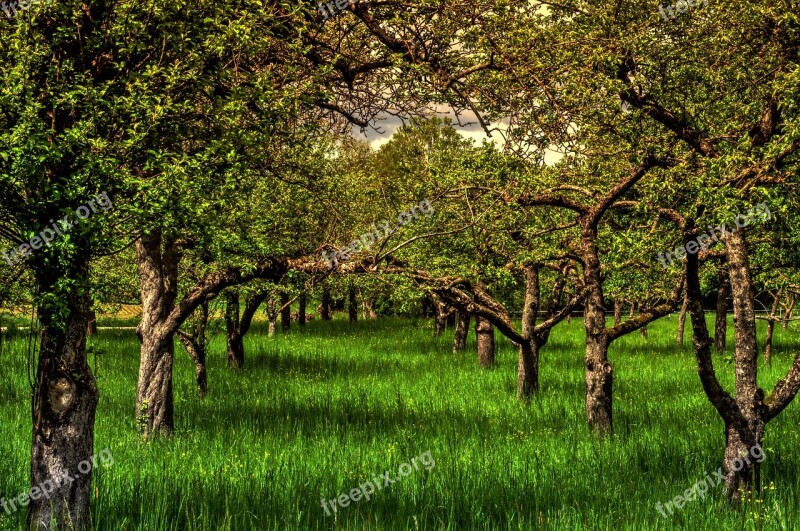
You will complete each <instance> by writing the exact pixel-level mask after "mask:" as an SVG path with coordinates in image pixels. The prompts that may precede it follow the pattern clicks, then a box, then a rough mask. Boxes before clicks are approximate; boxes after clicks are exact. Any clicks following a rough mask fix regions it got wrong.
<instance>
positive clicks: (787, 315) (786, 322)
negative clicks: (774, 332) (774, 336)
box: [782, 295, 797, 330]
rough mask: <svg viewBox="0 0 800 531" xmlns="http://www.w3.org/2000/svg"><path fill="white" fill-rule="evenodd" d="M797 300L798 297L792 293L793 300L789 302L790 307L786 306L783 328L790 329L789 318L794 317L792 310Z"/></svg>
mask: <svg viewBox="0 0 800 531" xmlns="http://www.w3.org/2000/svg"><path fill="white" fill-rule="evenodd" d="M795 302H797V297H796V296H795V295H792V299H791V302H790V303H789V307H788V308H786V313H784V314H783V324H782V326H783V329H784V330H788V328H789V319H791V317H792V311H793V310H794V304H795Z"/></svg>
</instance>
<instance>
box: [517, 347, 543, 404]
mask: <svg viewBox="0 0 800 531" xmlns="http://www.w3.org/2000/svg"><path fill="white" fill-rule="evenodd" d="M538 392H539V345H538V344H537V343H536V341H534V340H530V341H526V342H524V343H522V344H520V346H519V364H518V365H517V398H518V399H520V400H530V398H531V395H533V394H535V393H538Z"/></svg>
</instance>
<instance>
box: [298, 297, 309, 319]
mask: <svg viewBox="0 0 800 531" xmlns="http://www.w3.org/2000/svg"><path fill="white" fill-rule="evenodd" d="M307 303H308V296H307V295H306V293H305V292H303V293H301V294H300V310H299V312H298V315H297V324H298V325H300V326H305V325H306V304H307Z"/></svg>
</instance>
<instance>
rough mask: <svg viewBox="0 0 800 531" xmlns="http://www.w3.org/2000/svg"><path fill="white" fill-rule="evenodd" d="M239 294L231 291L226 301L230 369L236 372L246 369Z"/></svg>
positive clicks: (226, 328)
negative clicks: (240, 330)
mask: <svg viewBox="0 0 800 531" xmlns="http://www.w3.org/2000/svg"><path fill="white" fill-rule="evenodd" d="M239 310H240V307H239V294H238V293H236V292H235V291H230V292H228V294H227V295H226V301H225V330H226V336H227V346H228V367H230V368H231V369H235V370H240V369H243V368H244V339H243V338H242V335H241V334H240V332H239V329H240V317H239Z"/></svg>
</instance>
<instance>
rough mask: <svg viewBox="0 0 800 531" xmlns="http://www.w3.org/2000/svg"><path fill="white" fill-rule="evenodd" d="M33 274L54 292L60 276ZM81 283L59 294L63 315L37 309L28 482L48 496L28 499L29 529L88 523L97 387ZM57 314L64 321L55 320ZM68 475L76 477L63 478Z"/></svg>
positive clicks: (82, 271)
mask: <svg viewBox="0 0 800 531" xmlns="http://www.w3.org/2000/svg"><path fill="white" fill-rule="evenodd" d="M72 273H74V274H72ZM87 275H88V268H87V267H86V265H85V264H81V265H79V266H78V267H77V268H76V271H73V272H70V274H69V275H63V276H64V277H66V278H76V277H77V278H83V279H84V280H85V279H86V277H87ZM37 276H38V279H37V280H38V284H39V290H40V293H42V294H46V293H58V291H59V290H58V288H57V284H58V283H59V282H60V281H61V278H62V275H52V276H50V275H47V276H44V275H37ZM80 285H83V282H76V283H74V284H73V286H74V287H73V288H72V289H71V290H70V292H69V293H68V294H66V295H65V296H63V298H64V299H65V301H66V308H65V310H66V318H64V317H60V316H59V315H57V314H54V313H52V311H51V309H50V308H49V307H39V308H38V315H39V321H40V323H41V335H40V349H39V365H38V369H37V373H36V387H35V392H34V396H33V441H32V447H31V485H33V486H36V487H40V488H41V489H42V490H43V489H44V488H45V487H47V488H48V490H49V491H50V495H49V499H48V498H45V497H43V496H38V497H37V498H38V499H35V500H34V499H33V498H31V499H30V505H29V507H28V527H29V528H30V529H36V530H40V529H41V530H49V529H56V528H58V529H65V528H71V529H79V530H84V529H89V527H90V524H91V521H90V520H91V515H90V512H89V500H90V495H91V484H92V473H91V470H89V471H88V472H87V471H86V470H85V467H80V468H79V466H80V465H81V463H82V462H83V461H86V460H89V459H90V457H91V456H92V452H93V449H94V418H95V411H96V409H97V402H98V391H97V385H96V382H95V379H94V375H93V374H92V371H91V369H90V368H89V364H88V362H87V359H86V331H87V328H88V324H89V310H90V303H91V301H90V298H89V294H88V292H85V291H83V290H81V289H80V288H78V287H77V286H80ZM59 296H62V295H59ZM58 319H65V320H64V321H62V322H61V323H59V322H57V320H58ZM60 325H61V326H60ZM66 474H69V477H71V478H74V480H73V481H64V480H63V478H64V477H65V475H66ZM50 487H52V489H51V488H50ZM8 503H13V500H12V501H11V502H8Z"/></svg>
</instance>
